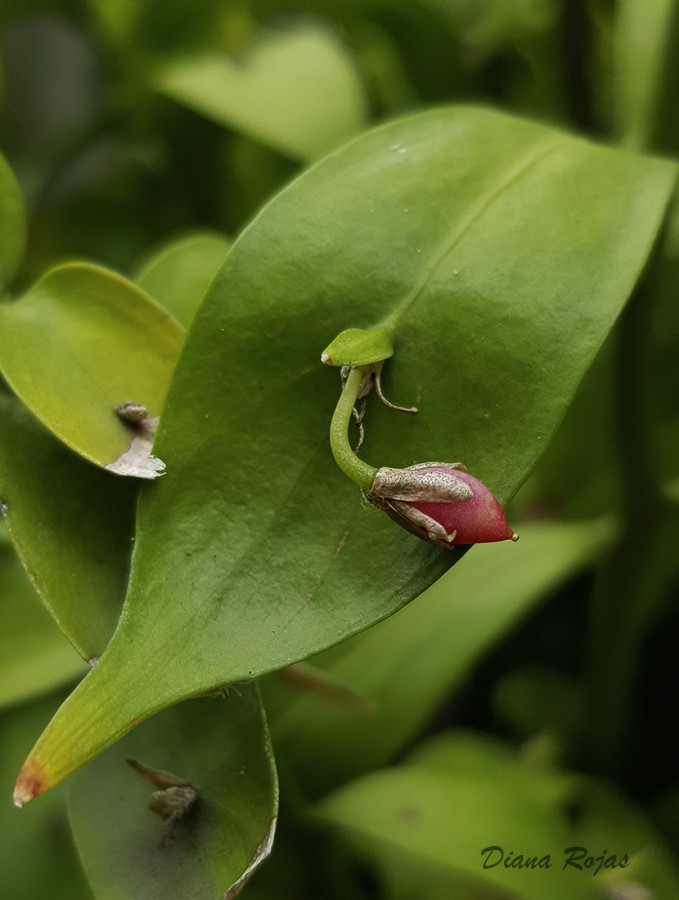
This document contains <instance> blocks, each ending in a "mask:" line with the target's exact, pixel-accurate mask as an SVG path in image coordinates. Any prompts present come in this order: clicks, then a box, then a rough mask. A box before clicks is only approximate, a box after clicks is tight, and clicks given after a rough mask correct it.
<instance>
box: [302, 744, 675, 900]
mask: <svg viewBox="0 0 679 900" xmlns="http://www.w3.org/2000/svg"><path fill="white" fill-rule="evenodd" d="M574 807H577V812H576V813H575V815H573V808H574ZM316 811H317V813H318V815H319V818H320V819H321V820H322V821H324V822H326V823H327V824H330V825H332V826H334V827H335V828H339V829H340V831H341V833H342V834H343V835H344V837H345V838H346V839H347V840H348V841H350V842H351V844H352V845H353V846H354V847H355V849H356V852H358V853H360V855H361V856H363V857H366V856H367V857H368V858H369V859H372V861H373V863H374V864H375V865H376V866H377V868H378V869H383V870H386V871H387V872H388V870H389V869H393V868H394V867H399V866H402V865H403V861H402V859H401V857H402V856H403V854H415V855H416V856H417V857H419V858H421V859H426V860H428V861H429V862H430V863H431V864H433V865H434V866H435V867H437V868H439V867H441V866H445V867H447V868H448V869H449V870H450V871H451V872H452V873H455V872H461V873H464V874H465V875H467V876H472V877H474V878H476V879H478V880H480V881H481V882H483V881H487V882H488V883H489V884H491V885H493V886H497V887H500V888H503V889H506V890H509V891H513V892H514V896H516V897H517V898H518V897H520V898H521V900H543V898H545V897H549V898H550V900H551V898H554V900H561V898H563V900H572V898H573V897H577V898H578V900H590V898H591V900H596V898H601V896H602V893H601V891H602V888H603V886H604V885H605V886H607V887H608V889H609V890H610V891H612V890H613V886H614V885H616V886H620V888H621V889H622V886H623V885H626V884H629V883H630V882H636V883H638V884H640V885H643V886H644V887H646V888H650V889H651V891H652V892H657V893H652V894H651V896H657V897H673V896H676V895H677V894H678V893H679V873H678V872H677V871H676V869H675V868H674V866H673V864H672V863H670V862H669V856H668V854H667V850H666V848H665V847H664V846H663V843H662V840H661V839H660V838H659V836H658V835H657V834H655V833H654V832H653V831H652V829H651V828H650V826H648V823H647V822H646V821H645V819H644V817H643V816H642V815H641V814H640V813H639V812H638V811H637V810H635V809H634V808H633V807H632V806H631V804H629V803H626V802H624V801H622V800H621V799H619V798H617V797H615V795H613V794H612V792H611V791H610V790H608V789H607V788H606V787H605V786H604V785H602V784H600V783H598V782H596V781H593V780H589V779H583V778H580V777H578V776H574V775H570V774H568V773H560V772H541V771H539V770H537V769H535V768H532V767H531V766H530V765H528V764H527V763H524V762H521V761H520V760H518V759H516V758H515V757H514V756H513V755H512V753H511V751H510V750H509V748H505V747H504V746H503V745H502V744H499V743H496V742H494V741H491V740H490V739H488V738H481V737H476V736H473V735H467V734H464V733H462V734H459V733H450V734H442V735H440V736H439V737H437V738H435V739H434V740H433V741H431V742H430V744H428V745H425V746H424V747H423V748H421V749H420V750H419V751H417V752H416V753H415V754H414V755H413V756H411V757H410V759H408V760H407V761H406V763H405V764H404V765H402V766H399V767H397V768H391V769H384V770H381V771H377V772H373V773H371V774H368V775H366V776H364V777H362V778H360V779H359V780H357V781H355V782H352V783H350V784H348V785H346V786H345V787H343V788H341V789H340V790H338V791H336V792H335V793H334V794H332V795H330V796H329V797H327V798H325V799H324V800H322V801H321V802H320V803H319V804H317V806H316ZM491 846H497V847H500V848H502V850H503V851H504V854H505V858H506V857H507V855H508V854H509V853H512V854H513V855H514V856H517V855H518V854H522V855H523V856H524V857H528V856H530V857H538V858H542V857H543V856H545V855H549V856H550V858H551V859H550V861H551V867H550V868H539V867H536V868H523V869H521V868H516V867H514V868H512V867H506V866H505V865H504V863H503V862H502V863H500V864H498V865H495V866H492V867H489V868H486V869H484V868H483V860H484V857H483V856H482V853H481V851H482V850H483V849H484V848H486V847H491ZM568 847H585V848H586V849H587V850H588V853H589V854H590V855H592V856H595V857H596V856H598V855H599V854H603V853H605V854H606V855H611V854H615V855H616V856H617V857H618V859H620V858H621V857H622V856H623V855H624V854H627V856H628V858H629V866H628V867H626V868H622V867H618V868H608V869H602V870H601V872H600V873H599V874H598V875H597V876H596V877H594V876H593V874H592V872H593V870H592V869H591V868H590V869H583V870H578V869H577V868H575V867H573V866H569V867H567V868H566V869H564V868H563V863H564V859H565V858H566V855H565V853H564V851H565V850H566V848H568ZM498 857H499V854H498V853H494V854H493V855H492V856H489V857H488V860H489V862H490V861H492V860H494V859H496V858H498Z"/></svg>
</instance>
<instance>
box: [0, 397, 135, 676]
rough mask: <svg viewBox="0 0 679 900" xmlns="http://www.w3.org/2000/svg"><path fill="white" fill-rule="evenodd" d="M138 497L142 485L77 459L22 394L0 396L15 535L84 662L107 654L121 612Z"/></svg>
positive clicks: (1, 455)
mask: <svg viewBox="0 0 679 900" xmlns="http://www.w3.org/2000/svg"><path fill="white" fill-rule="evenodd" d="M136 496H137V483H136V482H134V481H133V480H132V479H127V480H126V481H121V479H118V478H115V477H114V476H113V475H109V474H108V473H106V472H102V471H101V470H100V469H97V468H95V466H91V465H89V463H86V462H85V461H84V460H82V459H80V458H79V457H77V456H75V455H74V454H73V453H71V452H70V451H69V450H68V449H67V448H66V447H64V445H63V444H61V443H60V442H59V441H57V440H56V439H55V438H54V437H52V435H51V434H49V432H48V431H47V430H46V429H45V428H43V426H42V425H40V423H39V422H37V421H36V420H35V419H34V418H33V416H31V415H30V413H28V412H27V411H26V410H25V409H24V408H23V407H22V406H21V404H20V403H19V402H18V400H16V398H14V397H10V396H6V395H1V394H0V499H1V500H2V503H3V506H4V509H5V516H6V520H7V523H8V525H9V530H10V534H11V536H12V540H13V541H14V545H15V547H16V549H17V552H18V554H19V557H20V558H21V560H22V562H23V564H24V566H25V568H26V570H27V572H28V574H29V576H30V578H31V580H32V582H33V584H34V586H35V588H36V590H37V591H38V593H39V594H40V597H41V598H42V600H43V602H44V604H45V606H46V607H47V608H48V609H49V611H50V612H51V614H52V616H53V617H54V619H55V620H56V622H57V623H58V624H59V627H60V628H61V630H62V631H63V632H64V634H65V635H66V636H67V637H68V639H69V640H70V641H71V643H72V644H73V645H74V647H75V648H76V649H77V651H78V652H79V653H80V655H81V656H82V657H83V659H91V658H92V657H97V656H99V655H100V654H101V653H102V652H103V650H104V648H105V647H106V644H107V643H108V641H109V638H110V637H111V634H112V633H113V630H114V628H115V625H116V622H117V621H118V617H119V615H120V610H121V608H122V602H123V598H124V596H125V590H126V585H127V578H128V574H129V565H130V553H131V549H132V539H133V534H134V505H135V500H136ZM66 649H70V648H66ZM62 652H63V651H62Z"/></svg>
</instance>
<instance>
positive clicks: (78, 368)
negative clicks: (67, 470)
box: [0, 263, 183, 478]
mask: <svg viewBox="0 0 679 900" xmlns="http://www.w3.org/2000/svg"><path fill="white" fill-rule="evenodd" d="M182 336H183V331H182V328H181V326H180V325H179V323H178V322H177V321H175V319H173V318H172V317H171V316H170V315H169V314H168V313H167V312H165V311H164V310H163V309H162V308H161V307H160V306H158V304H156V303H155V302H154V301H153V300H151V298H150V297H149V296H148V295H147V294H145V293H143V292H142V291H140V290H139V289H138V288H137V287H135V286H134V285H133V284H132V283H131V282H129V281H126V280H125V279H124V278H122V277H120V276H119V275H116V274H115V273H114V272H110V271H108V270H107V269H103V268H100V267H98V266H93V265H89V264H86V263H71V264H66V265H62V266H59V267H57V268H55V269H52V270H51V271H50V272H48V273H47V275H45V277H44V278H42V279H41V280H40V281H39V282H37V284H35V285H34V286H33V287H32V288H31V289H30V290H29V291H28V292H27V293H26V294H25V295H24V296H23V297H22V298H21V299H20V300H17V301H14V302H12V303H5V304H2V305H0V368H1V369H2V372H3V374H4V376H5V378H6V379H7V381H8V382H9V383H10V385H11V386H12V388H13V389H14V391H15V392H16V393H17V394H18V395H19V397H20V398H21V399H22V401H23V402H24V403H25V404H26V406H27V407H28V408H29V409H30V410H31V411H32V412H33V413H34V414H35V415H36V416H37V417H38V418H39V419H40V420H41V421H42V422H43V423H44V424H45V425H46V426H47V427H48V428H49V429H50V431H52V432H53V433H54V434H55V435H56V436H57V437H58V438H60V439H61V440H62V441H63V442H64V443H65V444H67V445H68V446H69V447H71V449H73V450H75V451H76V452H77V453H79V454H81V455H82V456H84V457H85V458H86V459H88V460H90V461H91V462H95V463H97V464H98V465H100V466H103V467H105V468H110V469H111V470H112V471H116V472H118V473H119V474H123V475H126V474H129V475H137V476H138V477H143V478H155V477H156V475H157V474H158V471H159V468H158V466H157V465H154V464H153V459H152V458H151V459H149V456H148V450H146V451H145V452H144V451H140V453H139V455H135V454H134V446H133V440H134V438H135V432H134V431H133V429H132V428H131V427H130V426H129V425H126V424H125V423H123V422H122V421H121V419H120V418H119V417H118V416H117V415H116V412H115V407H116V406H117V405H118V404H120V403H122V402H123V401H126V400H133V401H134V402H135V403H139V404H142V405H143V406H145V407H146V409H147V410H148V411H149V415H151V416H156V415H158V414H159V413H160V409H161V407H162V405H163V400H164V398H165V392H166V390H167V386H168V383H169V380H170V376H171V374H172V369H173V367H174V363H175V360H176V358H177V354H178V352H179V347H180V344H181V341H182ZM131 448H132V455H130V454H129V453H128V451H129V450H130V449H131ZM126 454H127V455H126Z"/></svg>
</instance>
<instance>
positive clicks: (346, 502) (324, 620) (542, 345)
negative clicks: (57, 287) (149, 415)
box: [17, 108, 675, 799]
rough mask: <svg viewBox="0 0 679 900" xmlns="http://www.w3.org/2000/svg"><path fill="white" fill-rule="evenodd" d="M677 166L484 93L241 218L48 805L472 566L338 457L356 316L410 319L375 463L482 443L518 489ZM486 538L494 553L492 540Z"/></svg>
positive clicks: (326, 164) (643, 248)
mask: <svg viewBox="0 0 679 900" xmlns="http://www.w3.org/2000/svg"><path fill="white" fill-rule="evenodd" d="M674 178H675V169H674V166H672V165H671V164H669V163H666V162H662V161H656V160H649V159H644V158H639V157H635V156H632V155H629V154H626V153H619V152H616V151H615V150H611V149H608V148H603V147H598V146H595V145H593V144H590V143H587V142H585V141H581V140H578V139H575V138H571V137H568V136H567V135H564V134H560V133H557V132H554V131H552V130H550V129H547V128H544V127H542V126H539V125H535V124H532V123H529V122H526V121H522V120H517V119H514V118H511V117H509V116H505V115H501V114H498V113H494V112H491V111H488V110H482V109H473V108H460V109H455V108H453V109H442V110H436V111H434V112H430V113H426V114H423V115H419V116H414V117H411V118H407V119H404V120H402V121H398V122H393V123H391V124H389V125H387V126H385V127H383V128H379V129H376V130H374V131H371V132H369V133H367V134H366V135H364V136H363V137H361V138H360V139H358V140H356V141H354V142H352V143H350V144H348V145H346V146H345V147H344V148H342V149H341V150H339V151H337V152H336V153H334V154H332V155H331V156H329V157H327V158H326V159H325V160H324V161H323V162H322V163H320V164H319V165H317V166H315V167H314V168H312V169H311V170H310V171H309V172H308V173H307V174H306V175H304V176H302V177H301V178H300V179H299V180H298V181H296V182H294V183H293V184H292V185H291V186H290V187H289V188H288V189H287V190H285V191H283V193H281V194H280V195H279V196H278V197H277V198H276V199H274V201H273V202H272V203H270V204H269V206H268V207H266V209H265V210H264V211H263V212H262V213H261V214H260V215H259V216H258V217H257V219H255V221H254V222H253V224H252V225H251V226H250V227H249V228H248V229H247V230H246V231H245V232H244V233H243V235H242V236H241V238H240V239H239V240H238V241H237V243H236V244H235V245H234V247H233V248H232V250H231V252H230V254H229V256H228V257H227V261H226V264H225V266H224V268H223V269H222V271H221V273H220V274H219V275H218V276H217V278H216V279H215V281H214V282H213V283H212V286H211V288H210V291H209V293H208V295H207V297H206V299H205V300H204V302H203V304H202V305H201V308H200V310H199V311H198V313H197V315H196V317H195V318H194V320H193V324H192V328H191V331H190V334H189V336H188V338H187V343H186V345H185V349H184V352H183V353H182V356H181V359H180V361H179V363H178V367H177V371H176V375H175V379H174V382H173V386H172V390H171V392H170V394H169V396H168V400H167V404H166V407H165V411H164V414H163V425H162V430H161V432H160V433H159V435H158V439H157V448H158V452H159V453H160V455H161V457H162V458H164V459H165V460H166V461H167V464H168V472H167V475H166V476H165V477H164V478H163V479H161V480H160V481H159V482H158V483H157V484H155V485H154V486H153V488H152V489H149V490H147V491H146V492H145V494H144V496H143V497H142V502H141V505H140V509H139V517H138V538H137V542H136V549H135V556H134V560H133V567H132V576H131V583H130V589H129V593H128V598H127V606H126V609H125V612H124V614H123V616H122V618H121V622H120V626H119V628H118V630H117V632H116V634H115V636H114V637H113V639H112V641H111V644H110V645H109V648H108V649H107V652H106V653H104V655H103V657H102V659H101V661H100V662H99V664H98V665H97V667H96V668H95V669H94V670H93V671H92V672H91V673H90V674H89V675H88V676H87V677H86V679H85V680H84V681H83V682H82V684H81V685H80V686H79V688H78V689H77V690H76V692H75V693H74V694H73V695H72V696H71V698H70V699H69V700H68V701H67V703H66V704H65V706H64V707H63V708H62V710H61V711H60V713H59V714H58V716H57V717H56V718H55V720H54V721H53V723H52V724H51V726H50V727H49V728H48V730H47V731H46V733H45V735H44V736H43V737H42V739H41V741H40V742H39V744H38V745H37V746H36V748H35V750H34V752H33V754H32V755H31V757H30V759H29V761H28V762H27V765H26V768H25V769H24V771H23V773H22V774H21V777H20V780H19V784H18V787H17V797H18V798H19V799H22V798H23V799H26V798H28V797H29V796H32V795H34V794H35V793H38V792H39V791H40V790H41V789H46V788H47V787H48V786H49V785H50V784H53V783H55V782H56V781H58V780H59V779H60V778H63V777H64V776H65V775H67V774H68V773H69V772H70V771H72V770H73V769H75V768H77V767H78V766H79V765H81V764H82V763H83V762H85V761H86V760H87V759H89V758H91V757H92V756H94V755H95V754H96V753H97V752H98V751H100V750H102V749H103V748H104V747H106V746H107V745H108V744H110V743H111V742H112V741H113V740H115V739H116V738H117V737H119V736H120V735H122V734H123V733H124V732H126V731H128V730H129V729H130V728H131V727H133V725H134V724H135V723H136V722H138V720H139V718H140V717H143V716H146V715H149V714H150V713H153V712H154V711H156V710H158V709H160V708H162V707H164V706H167V705H168V704H170V703H172V702H174V701H176V700H178V699H180V698H183V697H186V696H189V695H191V694H194V693H197V692H201V691H204V690H207V689H210V688H211V687H213V686H215V685H217V684H221V683H225V682H229V681H238V680H241V679H244V678H249V677H252V676H253V675H256V674H259V673H262V672H266V671H269V670H273V669H276V668H278V667H281V666H284V665H286V664H287V663H290V662H292V661H295V660H298V659H301V658H303V657H305V656H308V655H309V654H310V653H313V652H317V651H319V650H321V649H323V648H324V647H327V646H329V645H331V644H334V643H337V642H338V641H340V640H342V639H343V638H345V637H348V636H349V635H351V634H353V633H355V632H357V631H359V630H362V629H364V628H366V627H367V626H369V625H371V624H373V623H374V622H376V621H378V620H379V619H382V618H384V617H386V616H388V615H389V614H390V613H392V612H394V611H395V610H396V609H398V608H399V607H400V606H402V605H403V604H404V603H406V602H408V601H409V600H411V599H412V598H413V597H415V596H416V595H417V594H419V593H421V592H422V591H423V590H424V589H425V588H426V587H428V586H429V585H430V584H431V583H432V582H433V581H435V580H436V578H437V577H439V576H440V575H441V574H442V573H443V572H444V571H445V570H446V569H447V568H448V567H449V566H450V565H451V564H452V563H453V562H454V561H455V560H456V559H457V558H459V553H458V552H457V551H455V552H452V553H451V552H450V551H448V550H441V549H439V548H435V547H433V546H430V545H428V544H425V543H423V542H421V541H418V540H417V539H416V538H414V537H413V536H412V535H410V534H408V533H406V532H405V531H401V530H399V529H398V528H397V527H396V526H395V525H394V524H393V523H392V522H391V521H390V520H388V519H387V518H386V517H385V516H382V514H381V513H380V512H379V511H378V510H375V509H366V508H365V506H364V504H362V503H361V498H360V495H359V493H358V491H357V490H356V488H355V487H354V486H353V485H352V484H350V483H349V482H347V481H346V479H345V478H344V477H343V476H342V474H341V473H340V472H339V470H338V469H337V468H336V467H335V465H334V463H333V460H332V456H331V453H330V450H329V448H328V445H327V437H326V434H327V427H328V422H329V419H330V416H331V413H332V409H333V406H334V404H335V401H336V397H337V392H338V387H339V385H338V377H337V370H333V369H329V368H325V367H323V366H321V365H320V364H319V363H318V362H317V360H318V354H319V353H320V352H321V351H322V350H323V349H324V348H325V347H326V346H327V344H328V343H329V341H330V340H331V339H332V338H333V337H334V336H335V335H336V334H338V333H339V332H340V331H342V330H343V329H344V328H347V327H352V326H356V327H368V326H371V325H378V324H380V323H381V324H382V325H384V326H385V327H389V328H390V329H391V330H392V331H393V337H394V344H395V348H396V350H395V356H394V357H393V359H391V360H389V362H388V364H387V365H388V375H389V376H390V378H391V381H392V388H393V389H392V390H391V394H392V395H394V396H395V398H396V399H397V400H400V401H401V402H407V403H409V404H410V403H417V405H418V406H419V407H420V410H421V412H420V415H419V416H418V417H417V419H411V418H408V419H405V418H404V417H402V416H398V415H397V414H395V413H393V412H391V411H389V410H387V409H384V408H379V409H378V408H376V407H375V406H374V405H373V406H371V408H370V410H369V412H368V416H367V420H366V421H367V441H366V445H365V455H366V457H367V459H368V460H370V462H371V463H373V464H380V465H404V464H410V463H412V462H414V461H424V460H431V459H442V460H446V459H448V460H451V459H454V460H462V461H463V462H465V463H466V464H467V465H468V467H469V468H470V470H471V471H472V473H473V474H475V475H476V476H477V477H479V478H481V479H482V480H483V481H485V482H486V483H487V484H488V485H489V487H490V488H491V489H492V490H493V491H494V492H495V493H496V494H497V495H498V496H499V498H500V499H501V500H503V501H506V500H507V499H508V498H509V497H510V496H511V495H512V494H513V492H514V491H515V490H516V488H517V487H518V486H519V485H520V483H521V482H522V481H523V479H524V478H525V477H526V475H527V474H528V472H529V471H530V470H531V468H532V467H533V466H534V465H535V462H536V460H537V459H538V457H539V456H540V454H541V452H542V450H543V448H544V447H545V445H546V444H547V442H548V440H549V438H550V436H551V434H552V433H553V431H554V429H555V427H556V425H557V423H558V421H559V419H560V417H561V416H562V415H563V412H564V410H565V408H566V406H567V405H568V403H569V402H570V400H571V398H572V396H573V393H574V391H575V389H576V387H577V384H578V382H579V380H580V379H581V377H582V376H583V374H584V372H585V371H586V369H587V367H588V366H589V365H590V363H591V360H592V358H593V356H594V355H595V354H596V352H597V350H598V348H599V346H600V344H601V342H602V340H603V339H604V337H605V335H606V334H607V333H608V331H609V329H610V328H611V326H612V324H613V322H614V320H615V317H616V315H617V314H618V312H619V310H620V308H621V306H622V305H623V303H624V302H625V299H626V297H627V295H628V294H629V292H630V290H631V288H632V286H633V284H634V282H635V280H636V278H637V276H638V274H639V271H640V269H641V267H642V266H643V264H644V261H645V259H646V256H647V254H648V251H649V248H650V246H651V243H652V241H653V239H654V236H655V234H656V231H657V229H658V226H659V224H660V221H661V219H662V215H663V210H664V207H665V203H666V200H667V196H668V194H669V193H670V191H671V189H672V186H673V182H674ZM475 552H477V553H484V554H492V553H493V552H494V550H493V548H492V547H485V548H482V549H478V550H476V551H475Z"/></svg>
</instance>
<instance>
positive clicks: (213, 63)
mask: <svg viewBox="0 0 679 900" xmlns="http://www.w3.org/2000/svg"><path fill="white" fill-rule="evenodd" d="M156 85H157V87H158V90H160V91H162V92H163V93H164V94H167V95H168V96H169V97H172V98H173V99H174V100H177V101H178V102H180V103H183V104H185V105H186V106H189V107H190V108H192V109H195V110H197V111H198V112H200V113H202V114H203V115H206V116H208V117H209V118H211V119H214V120H215V121H217V122H219V123H221V124H223V125H227V126H229V127H231V128H235V129H236V130H237V131H241V132H243V133H244V134H247V135H248V136H250V137H253V138H255V140H258V141H262V142H263V143H265V144H267V145H269V146H271V147H274V148H275V149H276V150H279V151H281V152H283V153H285V154H286V155H288V156H291V157H292V158H293V159H301V160H308V159H314V158H315V157H318V156H319V155H320V154H321V153H325V152H327V151H328V150H331V149H332V148H333V147H335V146H337V144H339V143H341V142H342V141H344V140H346V139H347V138H349V137H351V136H352V135H353V134H355V133H356V132H357V131H359V129H360V128H361V127H362V126H363V125H364V123H365V119H366V107H365V100H364V98H363V92H362V88H361V83H360V81H359V78H358V74H357V72H356V71H355V69H354V67H353V65H352V63H351V61H350V59H349V57H348V55H347V54H346V52H345V51H344V50H343V49H342V47H341V45H340V44H339V43H338V41H337V39H336V38H335V37H334V36H333V35H332V34H331V33H330V32H329V31H328V30H327V29H325V28H321V27H319V26H317V25H310V24H306V25H304V26H299V27H295V28H289V29H285V30H282V31H270V32H262V33H261V34H260V35H258V37H257V39H256V40H255V41H254V43H253V44H252V45H251V46H249V47H248V48H247V49H246V50H244V51H242V52H241V53H240V54H239V55H238V57H237V58H231V57H229V56H227V55H226V54H217V53H214V52H213V53H208V54H205V55H197V56H194V57H192V58H188V59H186V60H180V61H177V62H173V63H171V64H170V65H169V66H167V67H166V68H164V69H162V70H161V71H160V72H159V74H158V76H157V78H156Z"/></svg>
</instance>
